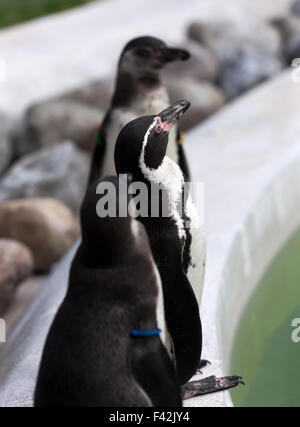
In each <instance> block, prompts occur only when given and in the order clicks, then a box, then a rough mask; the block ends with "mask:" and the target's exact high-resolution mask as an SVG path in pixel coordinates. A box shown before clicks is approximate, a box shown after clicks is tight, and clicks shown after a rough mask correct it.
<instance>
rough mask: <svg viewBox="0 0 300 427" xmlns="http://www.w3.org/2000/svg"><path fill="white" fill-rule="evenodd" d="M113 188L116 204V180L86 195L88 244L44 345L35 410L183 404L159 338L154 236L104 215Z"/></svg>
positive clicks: (77, 260) (84, 213)
mask: <svg viewBox="0 0 300 427" xmlns="http://www.w3.org/2000/svg"><path fill="white" fill-rule="evenodd" d="M126 184H127V183H126ZM109 189H110V190H111V194H112V195H114V194H116V204H117V203H118V198H119V181H118V180H117V178H109V179H106V180H104V181H102V182H100V183H99V184H97V183H96V184H94V185H92V186H91V187H90V188H89V189H88V191H87V194H86V197H85V200H84V203H83V207H82V211H81V224H82V243H81V245H80V247H79V249H78V251H77V253H76V256H75V258H74V261H73V263H72V267H71V272H70V279H69V287H68V291H67V294H66V297H65V299H64V301H63V303H62V305H61V307H60V308H59V310H58V313H57V315H56V317H55V319H54V322H53V324H52V326H51V329H50V332H49V334H48V337H47V340H46V344H45V348H44V351H43V356H42V361H41V365H40V370H39V375H38V380H37V385H36V390H35V406H36V407H49V406H50V407H61V406H64V407H66V406H71V407H85V406H87V407H95V406H118V407H119V406H122V407H124V406H125V407H126V406H130V407H131V406H181V395H180V387H179V381H178V377H177V374H176V372H175V369H174V366H173V364H172V362H171V359H170V357H169V356H168V353H167V351H166V349H165V347H164V345H163V344H162V341H161V338H160V332H161V329H159V327H161V328H162V327H164V326H163V325H164V319H163V314H162V313H163V309H162V307H158V304H159V303H161V302H162V296H161V295H159V292H161V283H160V276H159V274H158V270H157V268H156V265H155V263H154V261H153V258H152V255H151V251H150V246H149V241H148V237H147V234H146V232H145V230H144V227H143V226H142V224H140V223H139V222H138V221H136V220H135V219H132V218H130V217H129V216H127V217H118V216H116V217H106V218H100V217H99V216H98V215H99V212H98V213H97V211H96V209H98V208H96V206H98V203H99V201H100V202H101V200H102V201H103V198H104V197H106V196H105V194H107V190H109ZM97 193H98V195H97ZM99 194H101V195H102V196H99ZM110 197H111V196H110ZM111 202H112V203H114V200H112V201H111ZM105 203H106V202H105ZM117 209H118V207H117ZM159 316H161V317H159ZM164 332H165V331H164V330H163V331H162V334H163V333H164ZM162 334H161V335H162Z"/></svg>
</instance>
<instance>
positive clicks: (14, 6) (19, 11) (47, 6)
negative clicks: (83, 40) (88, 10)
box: [0, 0, 93, 28]
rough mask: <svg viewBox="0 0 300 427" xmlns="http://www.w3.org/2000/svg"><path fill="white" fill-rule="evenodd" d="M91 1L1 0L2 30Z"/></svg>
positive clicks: (0, 18)
mask: <svg viewBox="0 0 300 427" xmlns="http://www.w3.org/2000/svg"><path fill="white" fill-rule="evenodd" d="M91 1H93V0H0V28H2V27H6V26H9V25H14V24H18V23H20V22H23V21H28V20H30V19H34V18H38V17H40V16H43V15H48V14H50V13H55V12H60V11H62V10H66V9H69V8H72V7H75V6H80V5H83V4H85V3H90V2H91Z"/></svg>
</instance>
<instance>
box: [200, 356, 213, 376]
mask: <svg viewBox="0 0 300 427" xmlns="http://www.w3.org/2000/svg"><path fill="white" fill-rule="evenodd" d="M207 365H211V363H210V361H209V360H205V359H201V360H200V362H199V365H198V367H197V374H203V372H202V369H203V368H205V367H206V366H207Z"/></svg>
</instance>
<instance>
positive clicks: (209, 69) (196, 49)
mask: <svg viewBox="0 0 300 427" xmlns="http://www.w3.org/2000/svg"><path fill="white" fill-rule="evenodd" d="M180 47H182V48H183V49H187V50H188V51H189V52H190V53H191V58H190V59H189V60H188V61H182V62H176V63H175V62H174V63H171V64H169V65H168V67H166V69H165V71H164V76H165V79H166V80H167V79H169V78H170V77H180V78H182V77H191V78H193V79H195V80H203V79H204V80H210V81H214V80H215V79H216V77H217V74H218V61H217V59H216V57H215V56H214V55H213V54H212V53H211V52H210V51H209V50H208V49H207V48H205V47H204V46H201V45H200V44H198V43H196V42H193V41H189V42H185V43H182V44H181V46H180Z"/></svg>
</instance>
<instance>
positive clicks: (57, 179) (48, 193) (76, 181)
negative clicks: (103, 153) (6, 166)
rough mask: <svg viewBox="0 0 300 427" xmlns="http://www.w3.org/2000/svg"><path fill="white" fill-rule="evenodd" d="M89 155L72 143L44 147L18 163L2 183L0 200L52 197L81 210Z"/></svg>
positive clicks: (0, 184)
mask: <svg viewBox="0 0 300 427" xmlns="http://www.w3.org/2000/svg"><path fill="white" fill-rule="evenodd" d="M89 167H90V156H89V155H88V154H87V153H85V152H84V151H82V150H80V149H78V148H77V147H76V146H75V145H74V144H73V143H72V142H69V141H65V142H62V143H60V144H57V145H54V146H51V147H48V148H43V149H41V150H39V151H37V152H35V153H33V154H28V155H27V156H25V157H24V158H22V159H21V160H20V161H19V162H17V163H16V164H15V165H14V166H13V167H12V168H11V169H10V170H9V171H8V172H7V174H6V175H5V176H4V177H3V179H2V180H1V181H0V201H1V200H2V201H3V200H11V199H19V198H25V197H52V198H55V199H58V200H61V201H62V202H64V203H65V204H66V205H67V206H69V207H70V208H71V209H72V210H73V211H75V212H77V211H78V210H79V208H80V204H81V202H82V198H83V195H84V192H85V188H86V182H87V177H88V173H89Z"/></svg>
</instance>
